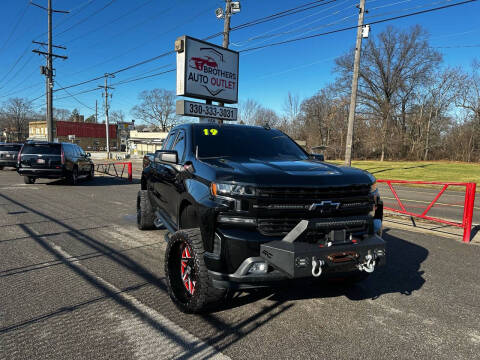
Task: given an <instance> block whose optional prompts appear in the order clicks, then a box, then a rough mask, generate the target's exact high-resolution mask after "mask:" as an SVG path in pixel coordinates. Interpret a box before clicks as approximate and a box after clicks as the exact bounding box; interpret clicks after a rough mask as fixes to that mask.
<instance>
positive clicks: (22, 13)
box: [0, 1, 30, 52]
mask: <svg viewBox="0 0 480 360" xmlns="http://www.w3.org/2000/svg"><path fill="white" fill-rule="evenodd" d="M29 5H30V3H29V2H28V1H27V3H26V4H25V7H24V8H23V10H22V12H21V13H20V18H19V19H18V20H17V22H16V23H15V25H14V26H13V28H12V30H11V31H10V34H9V35H8V37H7V40H5V42H4V43H3V45H2V47H1V48H0V52H2V50H3V49H5V47H6V46H7V44H8V42H9V41H10V40H11V38H12V36H13V34H14V33H15V31H16V30H17V27H18V25H19V24H20V22H21V21H22V19H23V17H24V16H25V14H26V12H27V10H28V7H29Z"/></svg>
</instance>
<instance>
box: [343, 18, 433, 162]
mask: <svg viewBox="0 0 480 360" xmlns="http://www.w3.org/2000/svg"><path fill="white" fill-rule="evenodd" d="M427 39H428V35H427V33H426V32H425V31H424V30H423V29H422V28H421V27H420V26H415V27H413V28H412V29H411V30H410V31H405V32H402V31H399V30H398V29H395V28H393V27H388V28H387V29H386V30H385V31H384V32H382V33H380V34H379V35H378V38H377V40H376V41H375V40H374V39H369V40H368V42H367V44H366V46H365V49H364V50H363V53H362V62H361V65H360V71H359V91H358V98H359V106H360V107H364V108H366V110H368V111H370V112H371V113H373V114H374V115H375V116H376V117H377V118H378V119H379V120H380V121H379V124H378V125H379V132H380V138H379V141H380V142H381V160H383V159H384V158H385V154H386V152H387V150H388V144H389V142H390V141H391V140H392V137H393V136H394V133H393V131H392V128H393V125H394V121H395V120H396V119H395V110H396V108H397V105H398V104H402V102H403V103H404V105H405V108H406V104H407V102H408V101H409V100H410V95H411V94H412V92H413V91H414V89H415V87H416V86H418V85H419V84H421V83H422V81H424V80H426V79H428V78H429V76H430V75H431V73H432V71H433V70H434V69H435V68H436V67H437V66H438V64H439V63H440V61H441V55H440V53H438V52H437V51H435V50H433V49H432V48H431V47H430V45H429V44H428V41H427ZM352 54H353V50H352V51H350V52H348V53H347V54H345V55H343V56H341V57H339V58H337V59H336V60H335V62H336V71H337V72H338V74H339V78H338V83H339V85H340V86H341V87H342V88H343V89H345V91H346V92H348V90H347V89H349V84H350V81H351V76H352V71H353V55H352ZM389 137H390V138H389Z"/></svg>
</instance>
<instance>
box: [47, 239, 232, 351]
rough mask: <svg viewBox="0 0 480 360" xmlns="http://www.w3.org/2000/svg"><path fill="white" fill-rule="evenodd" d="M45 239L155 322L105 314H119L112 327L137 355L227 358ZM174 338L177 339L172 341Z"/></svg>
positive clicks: (57, 250)
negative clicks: (153, 323) (133, 347)
mask: <svg viewBox="0 0 480 360" xmlns="http://www.w3.org/2000/svg"><path fill="white" fill-rule="evenodd" d="M47 243H48V245H49V246H51V247H52V248H53V249H54V250H55V251H56V252H57V253H58V254H59V255H61V256H62V257H64V258H68V259H69V263H70V265H71V266H74V267H76V268H77V269H78V270H80V271H82V272H83V273H85V274H86V275H88V276H89V277H91V278H93V279H95V281H97V282H99V283H100V284H101V285H102V286H104V287H105V288H107V289H108V290H109V291H111V292H114V293H115V294H116V296H117V297H119V298H121V299H122V300H123V301H124V302H126V303H128V305H129V306H131V307H133V308H135V310H136V312H138V313H139V314H140V315H141V316H143V317H144V318H147V319H151V320H152V321H154V322H155V323H156V324H159V326H158V327H156V328H153V327H152V325H150V324H149V323H148V322H147V321H145V320H143V319H142V317H141V316H138V314H133V313H132V314H131V316H128V318H127V317H125V316H124V315H123V314H117V313H115V312H113V311H112V313H110V314H108V315H109V316H110V317H112V318H119V320H120V323H121V325H120V326H119V327H118V328H117V329H114V331H117V332H121V333H122V334H123V335H124V336H127V338H128V341H129V342H131V344H133V345H134V346H135V354H136V356H137V358H138V359H165V358H169V359H175V358H185V359H222V360H223V359H225V360H227V359H230V358H229V357H228V356H226V355H223V354H222V353H221V352H219V351H217V350H216V349H215V348H214V347H212V346H210V345H208V344H207V343H206V342H204V341H203V340H200V339H199V338H197V337H196V336H194V335H192V334H190V333H189V332H188V331H187V330H185V329H183V328H181V327H180V326H178V325H177V324H175V323H174V322H172V321H171V320H169V319H167V318H166V317H165V316H163V315H162V314H160V313H158V312H157V311H155V310H154V309H152V308H150V307H148V306H146V305H145V304H143V303H141V302H140V301H138V300H137V299H136V298H135V297H133V296H131V295H129V294H127V293H123V292H121V290H120V289H118V288H117V287H115V286H114V285H113V284H111V283H109V282H108V281H106V280H104V279H103V278H101V277H100V276H98V275H97V274H96V273H94V272H93V271H91V270H90V269H88V268H87V267H85V266H84V265H82V264H81V262H80V260H78V259H77V258H76V257H74V256H72V255H70V254H69V253H67V252H66V251H65V250H63V249H62V248H61V247H60V246H58V245H56V244H54V243H53V242H51V241H47ZM174 339H177V340H176V341H175V340H174ZM178 339H181V344H179V341H178Z"/></svg>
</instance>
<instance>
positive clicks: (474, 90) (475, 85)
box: [457, 60, 480, 161]
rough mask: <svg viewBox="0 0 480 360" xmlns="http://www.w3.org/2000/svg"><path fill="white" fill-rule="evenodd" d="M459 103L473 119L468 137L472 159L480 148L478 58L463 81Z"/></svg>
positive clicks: (469, 159)
mask: <svg viewBox="0 0 480 360" xmlns="http://www.w3.org/2000/svg"><path fill="white" fill-rule="evenodd" d="M457 105H458V106H459V107H461V108H463V109H465V110H466V111H467V114H468V116H469V117H470V119H471V120H470V123H471V132H470V133H471V135H470V136H469V139H468V143H469V149H470V152H469V155H468V159H467V161H471V156H472V154H473V152H475V151H479V150H480V139H479V137H480V61H478V60H474V61H473V63H472V70H471V73H470V74H468V76H467V78H466V79H465V82H464V83H463V86H462V89H461V95H460V99H459V101H458V102H457Z"/></svg>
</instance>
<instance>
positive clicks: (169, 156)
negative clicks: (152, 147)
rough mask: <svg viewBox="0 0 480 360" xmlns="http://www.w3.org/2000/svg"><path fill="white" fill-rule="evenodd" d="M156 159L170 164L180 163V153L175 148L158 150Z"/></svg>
mask: <svg viewBox="0 0 480 360" xmlns="http://www.w3.org/2000/svg"><path fill="white" fill-rule="evenodd" d="M155 161H156V162H164V163H169V164H178V153H177V152H176V151H175V150H163V151H157V153H156V157H155Z"/></svg>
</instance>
